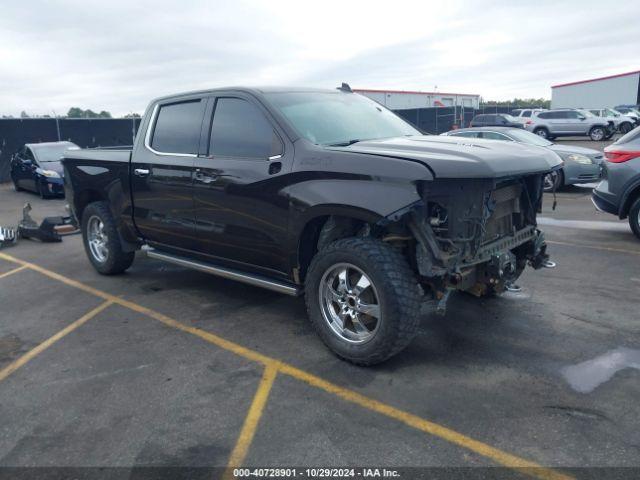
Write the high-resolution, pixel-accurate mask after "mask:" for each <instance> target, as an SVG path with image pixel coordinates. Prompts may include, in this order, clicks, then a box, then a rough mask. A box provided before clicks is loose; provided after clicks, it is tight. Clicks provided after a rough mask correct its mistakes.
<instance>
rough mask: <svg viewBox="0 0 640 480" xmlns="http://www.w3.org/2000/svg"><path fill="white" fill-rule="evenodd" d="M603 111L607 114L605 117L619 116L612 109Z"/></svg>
mask: <svg viewBox="0 0 640 480" xmlns="http://www.w3.org/2000/svg"><path fill="white" fill-rule="evenodd" d="M605 111H606V112H607V116H608V117H619V116H620V114H619V113H618V112H616V111H615V110H613V109H612V108H605Z"/></svg>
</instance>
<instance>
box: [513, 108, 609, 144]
mask: <svg viewBox="0 0 640 480" xmlns="http://www.w3.org/2000/svg"><path fill="white" fill-rule="evenodd" d="M524 127H525V129H527V130H528V131H530V132H533V133H535V134H536V135H539V136H541V137H543V138H546V139H547V140H553V139H554V138H556V137H568V136H582V135H588V136H589V137H590V138H591V140H593V141H594V142H599V141H601V140H606V139H607V138H610V137H611V136H612V135H613V134H614V133H615V126H614V125H613V121H610V120H609V121H607V120H605V119H602V118H599V117H596V116H595V115H593V114H592V113H590V112H586V111H580V110H576V109H568V108H567V109H558V110H547V111H546V112H539V113H536V114H534V115H533V116H532V117H531V119H530V120H527V121H526V122H525V124H524Z"/></svg>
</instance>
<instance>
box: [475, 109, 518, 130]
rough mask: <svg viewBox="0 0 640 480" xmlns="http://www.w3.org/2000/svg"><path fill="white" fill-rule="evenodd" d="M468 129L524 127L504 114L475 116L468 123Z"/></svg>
mask: <svg viewBox="0 0 640 480" xmlns="http://www.w3.org/2000/svg"><path fill="white" fill-rule="evenodd" d="M469 126H470V127H512V128H524V125H523V123H522V122H521V121H519V120H518V119H516V118H514V117H512V116H511V115H508V114H506V113H496V114H493V113H492V114H488V113H483V114H482V115H476V116H475V117H473V119H472V120H471V122H470V123H469Z"/></svg>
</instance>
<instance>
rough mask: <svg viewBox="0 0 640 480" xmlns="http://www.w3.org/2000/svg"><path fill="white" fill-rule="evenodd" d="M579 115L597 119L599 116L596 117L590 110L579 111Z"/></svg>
mask: <svg viewBox="0 0 640 480" xmlns="http://www.w3.org/2000/svg"><path fill="white" fill-rule="evenodd" d="M578 113H581V114H582V115H584V116H585V117H597V115H594V114H593V113H591V112H590V111H589V110H578Z"/></svg>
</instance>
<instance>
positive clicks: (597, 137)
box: [589, 127, 607, 142]
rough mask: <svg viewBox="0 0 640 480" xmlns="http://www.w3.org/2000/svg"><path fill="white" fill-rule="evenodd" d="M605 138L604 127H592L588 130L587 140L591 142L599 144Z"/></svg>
mask: <svg viewBox="0 0 640 480" xmlns="http://www.w3.org/2000/svg"><path fill="white" fill-rule="evenodd" d="M606 136H607V132H606V131H605V129H604V127H593V128H592V129H591V130H589V138H591V140H593V141H594V142H600V141H602V140H604V137H606Z"/></svg>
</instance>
